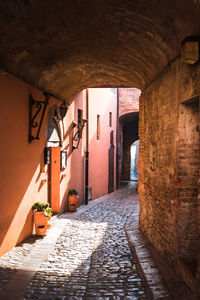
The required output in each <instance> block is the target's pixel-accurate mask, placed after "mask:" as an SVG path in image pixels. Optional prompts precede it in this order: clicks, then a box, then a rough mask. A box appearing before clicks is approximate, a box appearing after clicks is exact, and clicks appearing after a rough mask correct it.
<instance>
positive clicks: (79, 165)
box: [60, 90, 86, 211]
mask: <svg viewBox="0 0 200 300" xmlns="http://www.w3.org/2000/svg"><path fill="white" fill-rule="evenodd" d="M85 103H86V91H85V90H83V91H81V92H80V93H78V94H76V95H75V96H73V97H72V98H71V99H70V105H69V110H68V112H67V116H66V117H65V119H64V142H63V147H62V149H63V150H67V153H68V155H67V157H68V159H67V168H66V169H65V170H64V171H62V172H61V186H60V188H61V211H66V209H67V193H68V190H69V189H76V190H77V191H78V193H79V197H80V202H81V203H83V202H84V170H85V138H86V137H85V128H84V129H83V132H82V139H81V141H80V144H79V148H78V149H76V150H74V151H72V132H73V129H72V122H73V121H75V122H76V123H77V122H78V109H82V110H83V118H86V115H85ZM63 175H64V177H63ZM62 178H63V179H62Z"/></svg>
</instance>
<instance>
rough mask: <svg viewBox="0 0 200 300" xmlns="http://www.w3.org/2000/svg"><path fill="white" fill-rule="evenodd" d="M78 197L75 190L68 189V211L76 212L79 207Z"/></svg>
mask: <svg viewBox="0 0 200 300" xmlns="http://www.w3.org/2000/svg"><path fill="white" fill-rule="evenodd" d="M79 200H80V199H79V197H78V192H77V190H75V189H70V190H69V191H68V201H69V211H71V212H74V211H76V209H77V207H79V206H80V204H79V203H78V202H79Z"/></svg>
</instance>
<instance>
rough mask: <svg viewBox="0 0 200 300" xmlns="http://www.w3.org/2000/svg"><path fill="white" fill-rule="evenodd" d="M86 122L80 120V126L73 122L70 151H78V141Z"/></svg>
mask: <svg viewBox="0 0 200 300" xmlns="http://www.w3.org/2000/svg"><path fill="white" fill-rule="evenodd" d="M86 122H87V120H84V119H82V120H81V123H80V124H76V123H75V122H73V125H72V126H73V135H72V151H74V150H75V149H78V146H79V143H80V140H81V138H82V131H83V128H84V126H85V123H86Z"/></svg>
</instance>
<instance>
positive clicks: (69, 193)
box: [68, 189, 78, 196]
mask: <svg viewBox="0 0 200 300" xmlns="http://www.w3.org/2000/svg"><path fill="white" fill-rule="evenodd" d="M68 195H70V196H72V195H78V192H77V190H75V189H71V190H69V191H68Z"/></svg>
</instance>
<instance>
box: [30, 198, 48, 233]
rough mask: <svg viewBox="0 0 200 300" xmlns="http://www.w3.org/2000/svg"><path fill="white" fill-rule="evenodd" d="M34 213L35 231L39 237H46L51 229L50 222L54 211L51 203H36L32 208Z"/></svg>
mask: <svg viewBox="0 0 200 300" xmlns="http://www.w3.org/2000/svg"><path fill="white" fill-rule="evenodd" d="M32 210H33V213H34V223H35V231H36V234H37V235H42V236H43V235H45V234H46V231H47V229H48V228H49V227H50V226H49V225H48V222H49V220H50V217H51V216H52V211H51V207H50V204H49V203H42V202H36V203H34V204H33V206H32Z"/></svg>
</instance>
